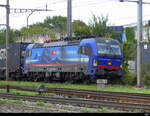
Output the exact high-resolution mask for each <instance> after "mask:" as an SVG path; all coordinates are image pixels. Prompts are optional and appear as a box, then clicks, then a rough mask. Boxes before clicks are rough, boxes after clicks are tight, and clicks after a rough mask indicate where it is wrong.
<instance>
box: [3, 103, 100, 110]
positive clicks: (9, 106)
mask: <svg viewBox="0 0 150 116" xmlns="http://www.w3.org/2000/svg"><path fill="white" fill-rule="evenodd" d="M97 111H98V109H92V108H85V107H78V106H71V105H60V104H46V103H44V106H38V105H37V103H36V102H28V101H24V102H23V103H22V104H16V103H0V113H84V112H85V113H87V112H97Z"/></svg>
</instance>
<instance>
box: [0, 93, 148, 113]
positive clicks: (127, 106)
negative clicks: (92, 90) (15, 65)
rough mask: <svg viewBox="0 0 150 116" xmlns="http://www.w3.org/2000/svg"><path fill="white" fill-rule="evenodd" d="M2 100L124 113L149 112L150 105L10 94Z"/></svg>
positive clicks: (0, 94) (0, 95) (2, 96)
mask: <svg viewBox="0 0 150 116" xmlns="http://www.w3.org/2000/svg"><path fill="white" fill-rule="evenodd" d="M0 98H4V99H6V98H7V99H13V100H16V99H17V100H19V99H21V100H28V101H39V100H40V101H43V102H46V103H53V104H69V105H70V104H71V105H75V106H86V107H91V108H103V107H107V108H114V109H117V110H123V111H134V110H139V111H141V112H149V111H150V104H149V105H148V104H136V103H117V102H110V101H102V100H91V99H75V98H61V97H45V96H33V95H30V96H29V95H16V94H10V93H9V94H8V93H0Z"/></svg>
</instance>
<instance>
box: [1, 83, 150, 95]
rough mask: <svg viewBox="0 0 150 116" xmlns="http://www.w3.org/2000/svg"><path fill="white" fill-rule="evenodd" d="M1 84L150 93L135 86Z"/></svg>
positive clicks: (148, 90) (149, 90)
mask: <svg viewBox="0 0 150 116" xmlns="http://www.w3.org/2000/svg"><path fill="white" fill-rule="evenodd" d="M0 84H10V85H22V86H34V87H38V86H39V85H42V84H43V85H44V86H45V87H46V88H71V89H83V90H97V91H112V92H129V93H149V94H150V89H137V88H135V87H134V86H123V85H107V86H106V87H105V88H97V86H96V84H95V85H84V84H69V83H63V84H60V83H44V82H24V81H0Z"/></svg>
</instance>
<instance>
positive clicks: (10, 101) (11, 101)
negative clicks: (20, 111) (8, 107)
mask: <svg viewBox="0 0 150 116" xmlns="http://www.w3.org/2000/svg"><path fill="white" fill-rule="evenodd" d="M0 103H15V104H23V100H8V99H0Z"/></svg>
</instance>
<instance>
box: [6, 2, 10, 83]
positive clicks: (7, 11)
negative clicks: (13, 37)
mask: <svg viewBox="0 0 150 116" xmlns="http://www.w3.org/2000/svg"><path fill="white" fill-rule="evenodd" d="M9 12H10V9H9V0H7V4H6V81H8V80H9V66H8V61H9V46H8V44H9Z"/></svg>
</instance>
